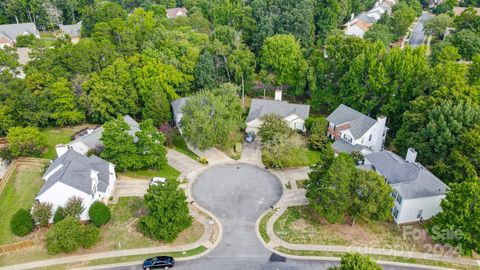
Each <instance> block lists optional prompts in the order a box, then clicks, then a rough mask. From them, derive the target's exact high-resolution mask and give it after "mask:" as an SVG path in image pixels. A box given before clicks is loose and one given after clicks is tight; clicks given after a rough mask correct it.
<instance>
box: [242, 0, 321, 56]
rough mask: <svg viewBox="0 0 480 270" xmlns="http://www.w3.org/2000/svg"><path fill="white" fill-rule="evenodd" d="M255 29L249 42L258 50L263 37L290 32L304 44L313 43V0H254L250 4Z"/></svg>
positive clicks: (307, 45)
mask: <svg viewBox="0 0 480 270" xmlns="http://www.w3.org/2000/svg"><path fill="white" fill-rule="evenodd" d="M250 6H251V8H252V17H253V19H254V20H255V22H256V26H257V27H256V29H255V30H254V32H253V33H252V35H251V36H250V38H249V39H250V40H251V41H250V44H251V45H252V47H253V48H254V51H256V52H259V51H260V47H262V44H264V42H265V39H267V38H268V37H271V36H273V35H278V34H290V35H293V36H295V39H297V40H299V42H300V43H301V44H302V45H303V46H305V47H310V46H311V45H313V36H314V35H313V34H314V32H315V24H314V1H310V0H300V1H296V0H286V1H283V0H282V1H280V0H267V1H265V0H255V1H252V2H251V4H250Z"/></svg>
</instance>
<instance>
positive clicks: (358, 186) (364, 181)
mask: <svg viewBox="0 0 480 270" xmlns="http://www.w3.org/2000/svg"><path fill="white" fill-rule="evenodd" d="M391 193H392V188H391V187H390V186H389V185H388V184H387V183H386V182H385V178H383V177H382V176H380V175H379V174H377V173H376V172H375V171H363V170H356V171H355V176H354V178H353V179H351V183H350V194H351V205H350V207H349V209H348V210H347V213H348V214H349V215H350V217H351V218H352V226H354V225H355V221H356V220H357V218H363V219H373V220H386V219H388V218H389V217H390V215H391V214H390V213H391V210H392V207H393V198H392V197H391V196H390V194H391Z"/></svg>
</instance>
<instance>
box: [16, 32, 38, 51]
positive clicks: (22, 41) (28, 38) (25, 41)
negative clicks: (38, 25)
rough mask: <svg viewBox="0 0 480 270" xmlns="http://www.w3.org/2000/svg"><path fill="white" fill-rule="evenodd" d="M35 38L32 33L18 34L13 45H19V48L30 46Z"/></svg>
mask: <svg viewBox="0 0 480 270" xmlns="http://www.w3.org/2000/svg"><path fill="white" fill-rule="evenodd" d="M35 38H36V37H35V36H34V35H32V34H28V35H20V36H18V37H17V40H16V43H15V46H16V47H19V48H21V47H30V46H32V44H33V42H34V41H35Z"/></svg>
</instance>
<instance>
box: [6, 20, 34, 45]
mask: <svg viewBox="0 0 480 270" xmlns="http://www.w3.org/2000/svg"><path fill="white" fill-rule="evenodd" d="M28 34H32V35H34V36H37V37H38V36H40V33H39V32H38V30H37V27H36V26H35V24H34V23H17V24H1V25H0V35H2V36H5V37H6V38H8V39H10V40H12V41H14V42H16V41H17V37H18V36H21V35H28Z"/></svg>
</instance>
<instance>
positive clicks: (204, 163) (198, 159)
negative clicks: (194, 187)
mask: <svg viewBox="0 0 480 270" xmlns="http://www.w3.org/2000/svg"><path fill="white" fill-rule="evenodd" d="M197 161H198V162H200V164H202V165H208V159H207V158H206V157H197Z"/></svg>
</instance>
